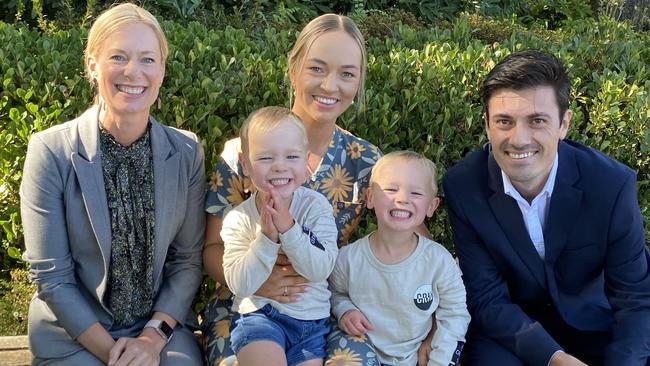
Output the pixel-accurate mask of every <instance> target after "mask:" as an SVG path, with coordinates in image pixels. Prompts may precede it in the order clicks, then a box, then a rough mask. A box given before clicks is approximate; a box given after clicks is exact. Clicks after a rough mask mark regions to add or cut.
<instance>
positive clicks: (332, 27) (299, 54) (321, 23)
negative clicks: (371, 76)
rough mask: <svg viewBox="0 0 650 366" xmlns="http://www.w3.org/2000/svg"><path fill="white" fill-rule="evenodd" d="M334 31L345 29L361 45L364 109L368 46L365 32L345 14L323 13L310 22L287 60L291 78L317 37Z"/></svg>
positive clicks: (360, 96) (359, 94)
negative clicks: (362, 32) (364, 36)
mask: <svg viewBox="0 0 650 366" xmlns="http://www.w3.org/2000/svg"><path fill="white" fill-rule="evenodd" d="M332 31H344V32H345V33H347V34H348V35H349V36H350V37H352V39H354V41H355V42H356V43H357V46H359V49H360V50H361V70H360V77H359V88H358V89H357V102H358V104H359V109H360V110H363V107H364V106H365V99H366V98H365V87H364V85H365V82H366V63H367V58H366V47H365V40H364V38H363V34H361V31H359V28H358V27H357V25H356V24H355V23H354V21H352V19H350V18H348V17H346V16H345V15H337V14H323V15H321V16H319V17H317V18H315V19H313V20H312V21H311V22H309V23H308V24H307V25H306V26H305V27H304V28H303V29H302V31H301V32H300V34H299V35H298V38H297V39H296V43H295V44H294V45H293V48H292V49H291V52H289V59H288V61H287V64H288V65H287V66H288V67H287V69H288V70H287V72H288V75H289V79H291V75H293V76H297V75H298V73H299V71H300V69H301V68H302V65H303V64H304V62H305V57H306V56H307V52H309V49H310V48H311V45H312V44H313V43H314V41H315V40H316V38H318V37H319V36H320V35H322V34H323V33H327V32H332ZM290 89H291V90H290V94H289V97H290V98H291V97H292V96H293V85H291V87H290Z"/></svg>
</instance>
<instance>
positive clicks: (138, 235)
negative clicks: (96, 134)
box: [100, 123, 155, 327]
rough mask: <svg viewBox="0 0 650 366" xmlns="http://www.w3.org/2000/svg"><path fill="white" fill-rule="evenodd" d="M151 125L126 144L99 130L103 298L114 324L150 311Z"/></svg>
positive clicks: (152, 221) (129, 321)
mask: <svg viewBox="0 0 650 366" xmlns="http://www.w3.org/2000/svg"><path fill="white" fill-rule="evenodd" d="M150 129H151V123H150V124H149V126H148V127H147V130H146V132H145V134H144V135H143V136H142V137H140V138H139V139H137V140H136V141H135V142H134V143H133V144H131V145H130V146H126V147H125V146H122V145H120V143H118V142H117V141H115V139H114V138H113V136H112V135H111V134H110V133H109V132H108V131H106V130H105V129H103V128H102V127H101V126H100V132H101V133H100V141H101V152H102V170H103V173H104V187H105V189H106V200H107V201H108V211H109V214H110V218H111V264H110V269H109V279H108V281H109V283H108V291H107V294H106V299H107V302H108V307H109V309H110V310H111V312H112V313H113V316H114V320H115V325H117V326H121V327H123V326H129V325H132V324H133V323H135V322H137V321H138V320H140V319H142V318H143V317H145V316H148V315H149V314H150V313H151V309H152V307H153V254H154V253H153V252H154V224H155V206H154V185H153V155H152V151H151V138H150Z"/></svg>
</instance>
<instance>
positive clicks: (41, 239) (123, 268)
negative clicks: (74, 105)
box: [20, 4, 204, 366]
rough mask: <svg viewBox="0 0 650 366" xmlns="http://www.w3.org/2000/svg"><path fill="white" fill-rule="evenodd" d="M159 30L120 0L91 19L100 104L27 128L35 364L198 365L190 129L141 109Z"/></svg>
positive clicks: (91, 63) (157, 71)
mask: <svg viewBox="0 0 650 366" xmlns="http://www.w3.org/2000/svg"><path fill="white" fill-rule="evenodd" d="M166 56H167V44H166V41H165V37H164V35H163V33H162V30H161V29H160V25H159V24H158V22H157V21H156V19H155V18H154V17H153V16H152V15H151V14H150V13H149V12H147V11H146V10H144V9H142V8H140V7H138V6H135V5H132V4H122V5H119V6H116V7H113V8H111V9H109V10H108V11H106V12H105V13H104V14H102V15H101V16H100V17H99V18H98V19H97V20H96V22H95V24H94V25H93V27H92V28H91V30H90V33H89V37H88V46H87V48H86V69H87V72H88V76H89V78H90V80H91V81H92V83H93V84H94V85H95V87H96V90H97V104H96V105H95V106H93V107H91V108H90V109H88V110H87V111H86V112H85V113H83V114H82V115H81V116H80V117H78V118H76V119H74V120H72V121H69V122H66V123H63V124H61V125H58V126H55V127H52V128H50V129H47V130H45V131H43V132H40V133H37V134H35V135H34V136H32V138H31V140H30V142H29V148H28V151H27V158H26V162H25V168H24V172H23V181H22V185H21V191H20V194H21V211H22V222H23V226H24V233H25V246H26V251H25V254H24V257H25V259H26V260H27V261H28V262H29V266H30V276H31V278H32V280H33V281H34V282H35V284H36V286H37V291H36V295H35V296H34V298H33V299H32V302H31V305H30V310H29V340H30V347H31V350H32V352H33V354H34V360H33V364H34V365H104V364H109V365H117V366H122V365H158V364H162V365H200V364H201V363H202V359H201V354H200V351H199V348H198V344H196V342H195V340H194V338H193V336H192V334H191V332H190V331H188V330H187V328H186V327H185V326H184V325H183V322H184V321H185V319H186V318H187V315H188V311H189V308H190V305H191V302H192V298H193V296H194V293H195V291H196V289H197V287H198V285H199V284H200V282H201V249H202V244H203V233H204V217H203V212H202V207H203V196H204V163H203V155H202V152H201V148H200V145H199V143H198V141H197V137H196V136H195V135H194V134H192V133H190V132H187V131H181V130H177V129H174V128H170V127H167V126H164V125H161V124H160V123H158V122H156V121H155V120H154V119H153V118H152V117H150V116H149V108H150V106H151V105H152V104H153V103H154V101H155V100H156V98H157V97H158V90H159V87H160V85H161V83H162V80H163V77H164V72H165V59H166Z"/></svg>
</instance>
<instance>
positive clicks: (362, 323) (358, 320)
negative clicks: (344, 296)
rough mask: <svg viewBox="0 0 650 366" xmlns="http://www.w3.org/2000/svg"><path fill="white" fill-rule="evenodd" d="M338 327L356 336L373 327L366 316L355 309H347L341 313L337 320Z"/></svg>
mask: <svg viewBox="0 0 650 366" xmlns="http://www.w3.org/2000/svg"><path fill="white" fill-rule="evenodd" d="M339 328H341V330H342V331H344V332H345V333H347V334H349V335H352V336H356V337H361V336H363V335H364V334H366V332H367V331H369V330H374V329H375V327H374V326H373V325H372V324H371V323H370V321H369V320H368V318H366V316H365V315H363V314H362V313H361V312H360V311H359V310H356V309H353V310H348V311H346V312H345V314H343V316H342V317H341V319H340V320H339Z"/></svg>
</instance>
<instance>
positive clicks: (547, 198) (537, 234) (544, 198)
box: [501, 153, 558, 260]
mask: <svg viewBox="0 0 650 366" xmlns="http://www.w3.org/2000/svg"><path fill="white" fill-rule="evenodd" d="M557 165H558V157H557V153H556V154H555V160H554V161H553V166H552V167H551V173H550V174H549V175H548V178H547V179H546V183H545V184H544V187H543V188H542V191H541V192H539V194H538V195H537V196H535V198H533V200H532V201H531V203H530V204H529V203H528V201H526V199H524V198H523V197H522V196H521V194H519V192H517V189H515V187H514V186H513V185H512V182H510V178H508V176H507V175H506V173H504V172H503V170H501V177H502V178H503V192H504V193H505V194H507V195H508V196H510V197H512V198H514V199H515V201H517V205H518V206H519V210H521V215H522V217H523V219H524V223H525V224H526V230H528V236H530V240H531V241H532V242H533V245H534V246H535V250H537V253H538V254H539V256H540V258H542V260H543V259H544V252H545V249H544V224H545V223H546V216H547V215H548V208H549V203H550V202H551V194H553V187H554V186H555V176H556V175H557Z"/></svg>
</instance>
